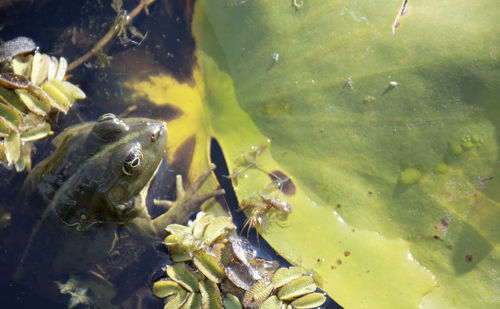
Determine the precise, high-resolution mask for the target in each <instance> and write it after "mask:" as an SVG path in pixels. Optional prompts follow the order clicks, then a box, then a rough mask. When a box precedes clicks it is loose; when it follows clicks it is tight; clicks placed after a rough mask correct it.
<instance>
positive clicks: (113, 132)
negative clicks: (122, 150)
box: [92, 113, 128, 141]
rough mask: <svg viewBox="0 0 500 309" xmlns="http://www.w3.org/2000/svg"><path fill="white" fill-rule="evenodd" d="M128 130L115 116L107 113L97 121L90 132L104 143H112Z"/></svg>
mask: <svg viewBox="0 0 500 309" xmlns="http://www.w3.org/2000/svg"><path fill="white" fill-rule="evenodd" d="M127 130H128V127H127V125H126V124H125V123H124V122H123V121H121V120H120V118H118V117H117V116H116V115H114V114H111V113H107V114H104V115H102V116H101V117H99V119H97V123H96V124H95V126H94V129H93V130H92V131H94V132H95V134H97V136H99V137H100V138H101V139H103V140H105V141H114V140H116V139H117V138H118V137H119V136H121V134H122V133H123V132H125V131H127Z"/></svg>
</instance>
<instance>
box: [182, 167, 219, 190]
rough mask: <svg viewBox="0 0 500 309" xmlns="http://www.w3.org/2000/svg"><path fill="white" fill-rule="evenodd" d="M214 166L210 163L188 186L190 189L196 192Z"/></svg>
mask: <svg viewBox="0 0 500 309" xmlns="http://www.w3.org/2000/svg"><path fill="white" fill-rule="evenodd" d="M215 168H216V166H215V164H213V163H210V165H209V166H208V168H207V169H206V170H205V171H204V172H203V173H202V174H201V175H200V176H199V177H198V179H196V180H195V181H194V182H193V183H192V184H191V186H189V189H188V190H190V191H194V192H198V190H200V188H201V185H203V183H204V182H205V180H207V178H208V176H210V174H211V173H212V172H213V171H214V170H215Z"/></svg>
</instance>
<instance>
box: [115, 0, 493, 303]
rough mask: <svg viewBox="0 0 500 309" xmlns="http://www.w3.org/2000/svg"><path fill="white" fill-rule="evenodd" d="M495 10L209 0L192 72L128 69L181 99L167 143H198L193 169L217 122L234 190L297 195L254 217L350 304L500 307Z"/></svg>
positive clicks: (201, 8)
mask: <svg viewBox="0 0 500 309" xmlns="http://www.w3.org/2000/svg"><path fill="white" fill-rule="evenodd" d="M294 3H296V4H298V5H297V6H293V4H294ZM301 4H302V6H301ZM402 5H403V6H406V7H402ZM499 17H500V9H499V8H497V7H496V6H492V5H491V3H490V2H487V1H486V0H480V1H476V2H474V3H470V2H466V1H459V2H457V1H448V0H447V1H439V2H436V1H395V0H394V1H382V0H374V1H348V2H345V1H319V0H304V1H293V0H291V1H271V0H268V1H250V0H249V1H242V0H227V1H213V0H205V1H198V2H197V4H196V6H195V9H194V18H193V33H194V36H195V40H196V44H197V51H196V57H197V60H198V65H199V66H198V67H196V68H195V69H194V71H193V81H190V83H189V84H187V83H179V82H177V81H175V80H174V79H173V78H171V77H169V76H167V75H164V74H161V73H158V74H156V75H152V76H148V77H147V78H146V80H140V78H143V77H136V78H134V77H132V80H131V81H129V82H128V83H126V84H125V85H126V86H127V87H129V88H131V89H133V90H134V96H135V97H146V98H147V99H148V100H149V101H150V102H153V103H155V104H165V102H168V103H166V104H170V105H172V106H173V108H174V109H178V110H179V111H180V112H179V116H178V117H177V118H174V119H171V120H169V122H168V128H169V146H168V148H169V154H168V155H169V159H170V160H171V161H176V160H177V159H176V158H178V157H183V156H184V152H183V151H182V150H183V149H184V148H185V145H186V144H189V145H191V148H190V149H192V160H191V161H190V162H191V163H190V164H191V169H190V170H189V175H188V176H189V178H190V179H194V178H195V177H194V176H195V174H196V173H199V172H201V171H202V170H204V169H205V167H206V166H207V164H208V150H209V147H208V145H209V141H210V138H211V137H215V138H216V139H217V140H218V142H219V144H220V145H221V147H222V149H223V152H224V155H225V157H226V160H227V163H228V166H229V169H230V171H231V173H232V176H233V184H234V186H235V191H236V194H237V196H238V198H239V200H240V201H243V200H248V201H252V200H259V194H265V195H266V196H269V197H273V198H276V199H278V200H281V201H286V202H287V203H288V204H290V205H291V209H292V213H291V214H290V215H288V216H287V217H284V218H281V217H280V216H279V214H276V213H275V214H271V213H269V214H268V215H267V216H266V217H265V220H264V221H265V222H264V223H265V224H262V225H261V226H257V228H258V229H259V231H260V232H261V234H262V235H263V237H264V238H265V239H266V240H267V241H268V242H269V243H270V244H271V246H272V247H273V248H274V249H275V250H276V251H277V252H278V253H279V254H281V255H282V256H284V257H285V258H286V259H288V260H289V261H290V262H292V263H293V264H295V265H298V266H301V267H303V268H304V269H306V270H307V271H310V272H312V273H313V275H314V278H315V279H316V282H317V283H318V286H320V287H321V288H322V289H323V290H325V291H326V292H327V293H328V294H329V295H330V296H331V297H332V298H334V299H335V300H336V301H337V302H338V303H339V304H341V305H342V306H345V307H348V308H417V307H422V308H450V307H454V308H489V307H491V308H494V307H498V306H499V303H500V299H499V298H498V295H500V284H499V282H498V271H500V269H499V268H500V263H499V262H498V258H499V249H498V243H499V234H498V222H499V221H500V207H499V206H500V203H499V199H500V190H498V180H499V179H500V175H499V174H500V169H499V168H498V151H499V149H498V145H499V142H500V138H499V136H500V135H499V133H498V132H497V131H498V129H499V126H500V122H499V121H498V119H500V107H499V104H498V98H499V97H500V88H499V87H498V81H499V80H500V70H498V67H499V66H498V61H499V60H500V59H499V57H500V56H499V55H498V50H499V46H500V41H499V39H498V38H499V37H500V36H499V32H500V30H499V28H498V27H496V24H497V20H498V18H499ZM268 139H269V140H270V144H269V146H268V147H267V148H259V145H265V144H266V143H267V141H268ZM192 141H195V143H194V142H192ZM194 145H195V146H194ZM256 149H258V151H256ZM256 153H258V156H257V155H256ZM253 161H255V162H253ZM277 176H278V177H280V178H283V177H285V176H287V177H288V178H289V179H290V181H288V182H286V183H285V184H284V186H283V187H282V190H281V191H282V192H280V191H279V190H276V189H275V190H273V189H272V187H271V184H273V182H274V183H275V181H273V180H275V179H276V177H277ZM214 185H215V183H214V182H213V180H212V182H211V183H209V184H208V185H207V186H214ZM205 189H206V190H207V191H208V190H211V188H210V189H209V188H205ZM219 211H220V210H219ZM249 213H250V212H249Z"/></svg>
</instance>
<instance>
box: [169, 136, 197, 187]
mask: <svg viewBox="0 0 500 309" xmlns="http://www.w3.org/2000/svg"><path fill="white" fill-rule="evenodd" d="M195 146H196V136H194V135H193V136H191V137H188V138H187V139H186V140H185V141H184V142H183V143H182V144H181V145H180V146H179V148H177V150H176V151H175V154H174V159H173V161H172V163H171V164H170V166H173V168H174V169H175V171H176V173H177V174H181V175H182V177H183V178H184V179H187V178H186V177H187V175H188V171H189V168H190V166H191V162H192V161H193V153H194V147H195Z"/></svg>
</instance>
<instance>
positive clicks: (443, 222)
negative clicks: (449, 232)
mask: <svg viewBox="0 0 500 309" xmlns="http://www.w3.org/2000/svg"><path fill="white" fill-rule="evenodd" d="M439 223H440V224H441V227H442V228H444V229H446V228H448V221H446V220H445V219H441V220H439Z"/></svg>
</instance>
